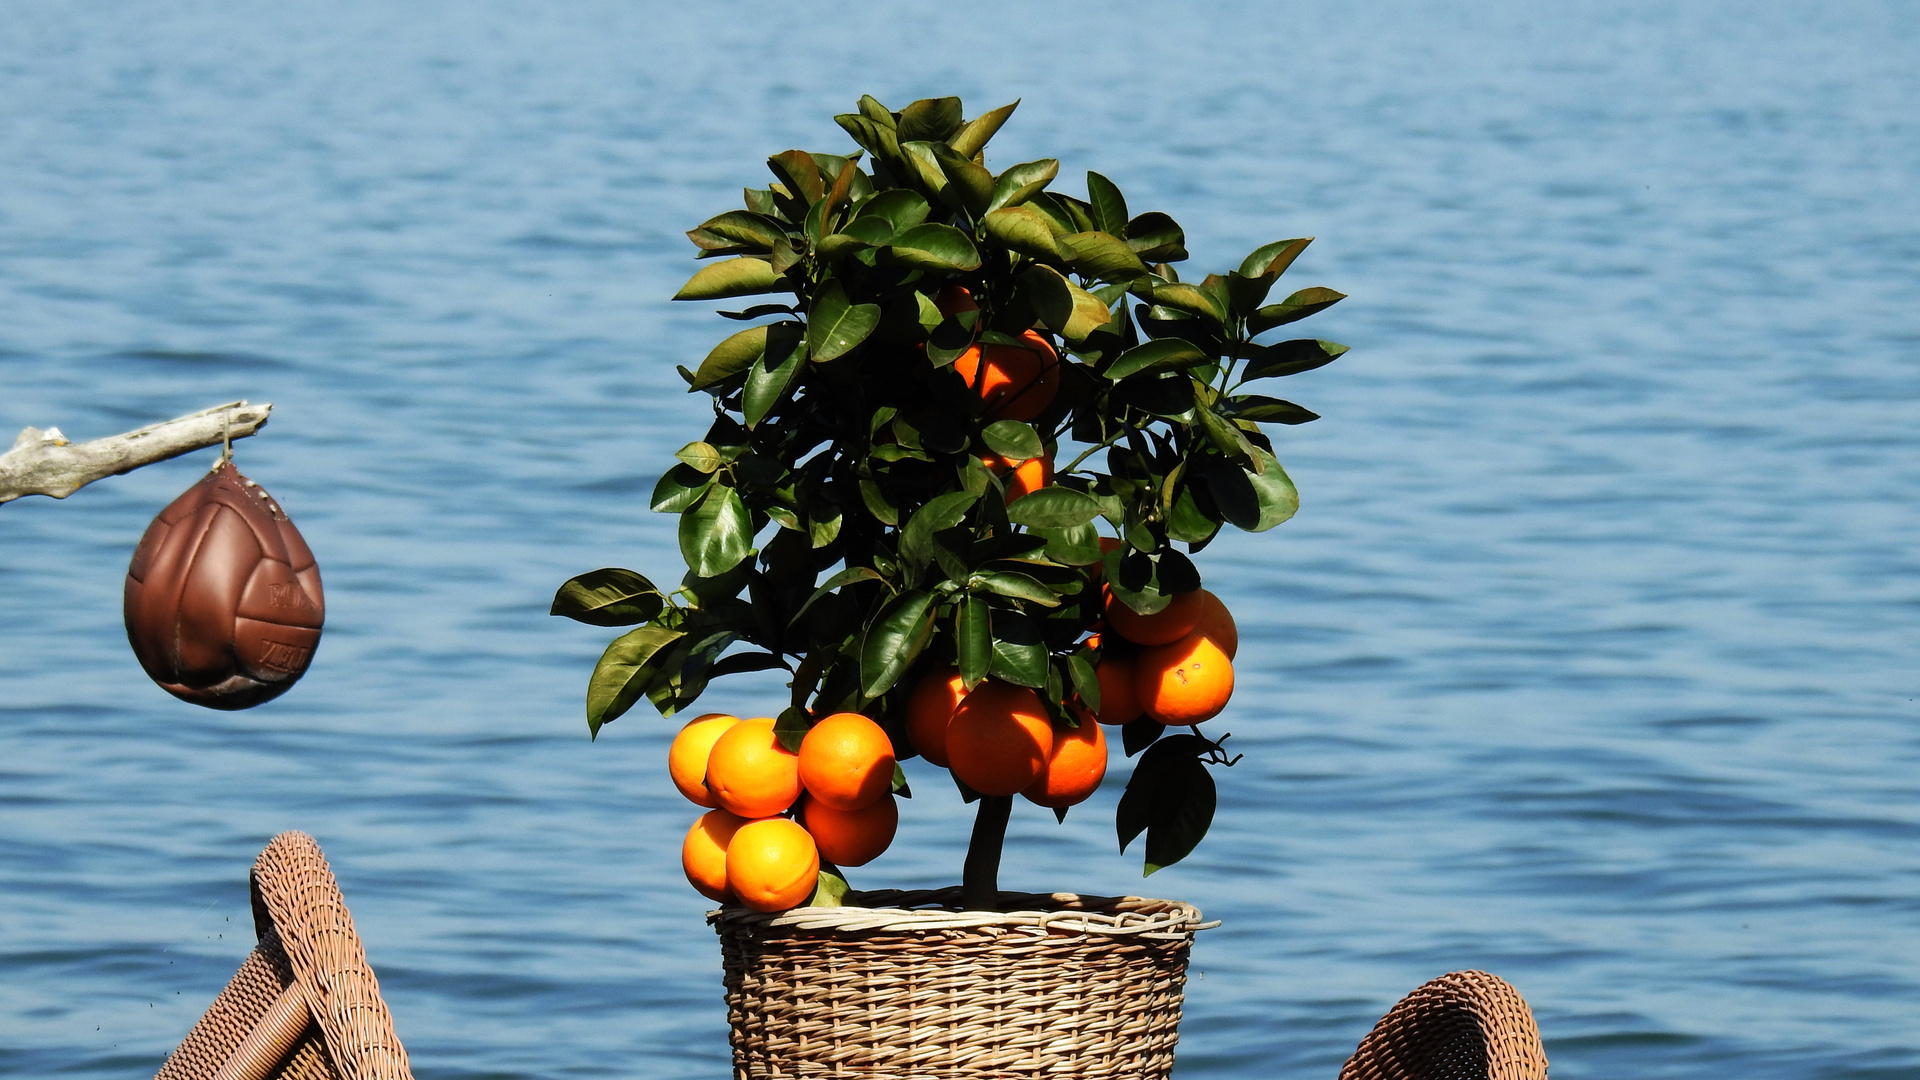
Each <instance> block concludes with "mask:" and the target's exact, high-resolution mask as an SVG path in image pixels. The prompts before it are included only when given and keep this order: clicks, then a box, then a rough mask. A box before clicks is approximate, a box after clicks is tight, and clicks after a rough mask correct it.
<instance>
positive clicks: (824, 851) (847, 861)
mask: <svg viewBox="0 0 1920 1080" xmlns="http://www.w3.org/2000/svg"><path fill="white" fill-rule="evenodd" d="M800 821H801V823H802V824H804V825H805V826H806V827H807V831H808V832H809V833H812V834H813V842H814V843H815V844H817V845H819V847H820V857H821V858H823V859H825V860H827V861H828V862H830V863H832V864H834V865H835V866H865V865H866V864H868V863H869V862H872V861H873V860H874V858H875V857H876V856H878V855H879V854H880V853H881V852H883V851H885V850H887V847H888V845H890V844H892V843H893V834H894V831H895V830H896V829H898V828H899V827H900V805H899V804H898V803H896V802H894V801H893V796H892V795H882V796H881V797H880V798H879V799H878V800H876V801H875V802H873V803H870V804H868V805H866V806H863V807H861V808H860V809H858V810H835V809H834V808H833V807H831V806H828V805H827V804H825V803H823V802H821V801H819V800H818V799H811V798H810V799H807V800H806V801H804V802H802V803H801V804H800Z"/></svg>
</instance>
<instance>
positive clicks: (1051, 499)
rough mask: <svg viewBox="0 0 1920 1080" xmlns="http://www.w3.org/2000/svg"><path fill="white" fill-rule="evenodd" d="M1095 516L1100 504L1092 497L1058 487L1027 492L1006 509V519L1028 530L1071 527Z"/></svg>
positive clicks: (1051, 486) (1097, 513)
mask: <svg viewBox="0 0 1920 1080" xmlns="http://www.w3.org/2000/svg"><path fill="white" fill-rule="evenodd" d="M1099 516H1100V504H1099V503H1098V502H1096V501H1095V500H1094V498H1093V496H1091V495H1088V494H1087V493H1086V492H1084V491H1075V490H1074V489H1072V488H1070V487H1061V486H1060V485H1058V484H1049V485H1047V486H1046V487H1043V488H1041V489H1040V490H1038V491H1032V492H1028V493H1027V494H1026V495H1024V496H1022V497H1020V498H1018V499H1015V500H1014V501H1013V503H1012V504H1011V505H1009V506H1008V507H1007V519H1008V520H1009V521H1012V522H1013V523H1014V524H1016V525H1024V526H1026V527H1027V528H1029V529H1065V528H1071V527H1072V526H1075V525H1085V524H1087V523H1088V522H1090V521H1092V520H1093V519H1094V518H1096V517H1099Z"/></svg>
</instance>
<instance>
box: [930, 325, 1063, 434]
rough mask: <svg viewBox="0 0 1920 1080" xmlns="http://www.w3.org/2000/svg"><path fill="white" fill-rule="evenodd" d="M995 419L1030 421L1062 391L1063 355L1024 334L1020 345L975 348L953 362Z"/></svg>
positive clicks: (1029, 333) (1043, 340) (1034, 336)
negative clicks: (1061, 366)
mask: <svg viewBox="0 0 1920 1080" xmlns="http://www.w3.org/2000/svg"><path fill="white" fill-rule="evenodd" d="M953 370H955V371H957V372H959V373H960V377H961V378H962V379H965V380H966V383H967V386H968V387H969V388H971V389H972V390H973V392H974V393H976V394H979V395H980V400H981V401H983V402H985V403H986V406H987V409H986V415H987V417H988V418H989V419H993V420H1031V419H1033V418H1034V417H1036V416H1039V415H1040V414H1041V413H1042V412H1045V411H1046V408H1047V406H1048V405H1051V404H1053V395H1054V394H1055V393H1056V392H1057V391H1058V390H1059V389H1060V356H1059V354H1058V353H1056V352H1054V351H1053V346H1052V345H1049V344H1048V343H1047V339H1046V338H1043V337H1041V336H1040V335H1039V334H1036V333H1034V332H1033V331H1031V330H1026V331H1022V332H1021V334H1020V344H1018V345H973V346H970V347H968V349H967V351H966V352H963V353H961V354H960V358H959V359H957V360H955V361H954V362H953Z"/></svg>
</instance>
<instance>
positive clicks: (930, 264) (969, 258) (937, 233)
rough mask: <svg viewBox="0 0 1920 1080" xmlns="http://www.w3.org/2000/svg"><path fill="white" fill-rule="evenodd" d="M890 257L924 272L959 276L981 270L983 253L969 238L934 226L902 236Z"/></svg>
mask: <svg viewBox="0 0 1920 1080" xmlns="http://www.w3.org/2000/svg"><path fill="white" fill-rule="evenodd" d="M886 253H887V255H888V257H889V258H890V259H891V260H892V261H893V262H896V263H900V264H903V265H906V266H912V267H917V268H919V269H922V270H938V271H941V272H943V273H959V272H964V271H968V270H978V269H979V268H980V253H979V252H978V251H977V250H975V249H974V246H973V241H972V240H969V239H968V238H967V234H966V233H963V232H961V231H960V230H959V229H956V228H954V227H953V226H951V225H941V224H938V223H934V222H929V223H927V224H924V225H915V226H914V227H913V228H911V229H908V230H907V231H905V232H903V233H901V234H900V235H899V236H897V237H895V238H894V242H893V243H892V245H890V246H889V247H887V248H886Z"/></svg>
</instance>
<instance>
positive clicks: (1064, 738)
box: [1020, 716, 1107, 808]
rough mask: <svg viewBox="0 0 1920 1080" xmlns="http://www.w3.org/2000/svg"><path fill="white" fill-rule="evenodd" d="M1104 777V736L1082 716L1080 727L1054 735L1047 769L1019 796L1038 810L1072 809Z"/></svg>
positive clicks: (1105, 743)
mask: <svg viewBox="0 0 1920 1080" xmlns="http://www.w3.org/2000/svg"><path fill="white" fill-rule="evenodd" d="M1106 775H1107V736H1106V733H1105V732H1104V731H1101V730H1100V725H1099V724H1096V723H1093V722H1092V717H1087V716H1083V717H1082V718H1081V722H1080V726H1079V727H1077V728H1073V729H1072V730H1070V731H1056V732H1054V733H1053V752H1052V753H1051V754H1049V755H1048V757H1047V767H1046V768H1045V769H1044V770H1042V771H1041V773H1040V775H1039V776H1038V777H1036V778H1035V779H1034V781H1033V783H1031V784H1029V785H1027V787H1026V789H1025V790H1024V791H1022V792H1021V793H1020V794H1022V795H1025V796H1026V797H1027V799H1028V800H1029V801H1031V802H1035V803H1038V804H1040V805H1041V806H1051V807H1056V808H1057V807H1062V806H1072V805H1073V804H1074V803H1077V802H1080V801H1081V800H1083V799H1085V798H1086V797H1087V796H1089V795H1091V794H1093V791H1094V789H1095V788H1097V787H1099V786H1100V780H1101V778H1102V777H1104V776H1106Z"/></svg>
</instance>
